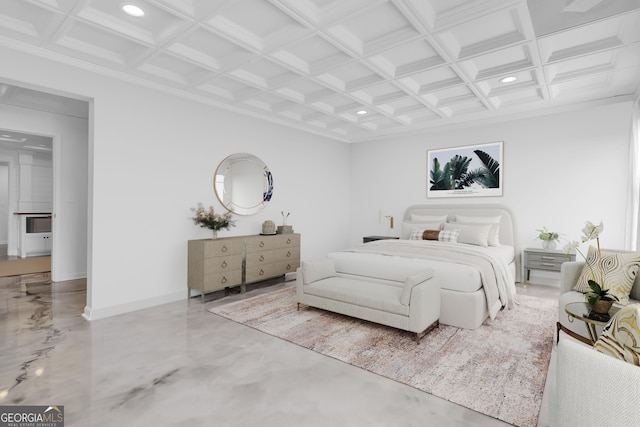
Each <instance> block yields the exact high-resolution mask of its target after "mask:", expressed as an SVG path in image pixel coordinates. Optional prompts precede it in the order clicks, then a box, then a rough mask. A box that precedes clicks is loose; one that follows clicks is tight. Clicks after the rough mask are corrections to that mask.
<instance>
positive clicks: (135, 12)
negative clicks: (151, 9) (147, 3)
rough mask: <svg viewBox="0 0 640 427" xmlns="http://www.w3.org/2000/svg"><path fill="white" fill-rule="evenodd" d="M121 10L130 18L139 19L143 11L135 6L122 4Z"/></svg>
mask: <svg viewBox="0 0 640 427" xmlns="http://www.w3.org/2000/svg"><path fill="white" fill-rule="evenodd" d="M122 10H123V11H124V13H126V14H127V15H130V16H135V17H136V18H140V17H142V16H144V10H142V9H141V8H139V7H138V6H136V5H135V4H124V5H122Z"/></svg>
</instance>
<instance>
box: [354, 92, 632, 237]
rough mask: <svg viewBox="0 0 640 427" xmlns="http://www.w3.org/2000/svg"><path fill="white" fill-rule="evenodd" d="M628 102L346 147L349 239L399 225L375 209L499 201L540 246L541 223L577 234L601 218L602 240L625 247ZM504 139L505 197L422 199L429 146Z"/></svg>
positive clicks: (568, 234)
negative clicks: (348, 153) (348, 156)
mask: <svg viewBox="0 0 640 427" xmlns="http://www.w3.org/2000/svg"><path fill="white" fill-rule="evenodd" d="M630 120H631V103H619V104H614V105H608V106H600V107H593V108H591V109H588V110H583V111H574V112H565V113H558V114H553V115H547V116H541V117H535V118H530V119H523V120H517V121H512V122H508V123H499V124H491V125H486V126H476V127H468V128H460V129H453V130H447V131H440V132H430V133H425V134H423V135H417V136H410V137H404V138H393V139H388V140H384V141H378V142H368V143H358V144H353V145H352V148H351V195H352V197H351V219H350V222H351V224H352V229H351V233H350V243H351V244H355V243H357V242H359V241H361V239H362V236H365V235H368V234H388V235H399V233H400V227H399V226H397V227H396V228H395V229H394V230H390V229H389V228H388V223H386V222H383V224H379V222H378V211H379V210H380V209H382V210H383V211H384V213H385V214H388V215H394V216H395V217H396V219H398V221H400V220H401V218H402V214H403V212H404V208H406V207H407V206H409V205H412V204H434V205H435V204H442V203H476V204H502V205H506V206H507V207H509V208H510V209H511V210H512V211H513V213H514V215H515V221H516V227H517V235H518V237H519V240H520V245H521V247H522V248H525V247H531V246H533V247H540V241H538V240H535V238H536V236H537V232H536V229H539V228H541V227H543V226H546V227H547V228H549V229H551V230H554V231H558V232H560V233H562V235H563V237H564V238H565V239H571V240H579V238H580V235H581V233H580V230H581V229H582V227H583V225H584V222H585V221H586V220H590V221H593V222H599V221H603V222H604V233H603V236H602V239H601V243H602V246H603V247H606V248H623V247H624V233H625V229H624V228H625V209H626V190H627V180H628V176H629V170H628V161H627V158H628V146H629V145H628V144H629V124H630ZM494 141H503V142H504V161H503V165H502V173H503V181H504V182H503V186H504V192H503V196H502V197H473V198H464V199H435V200H434V199H427V198H426V186H427V164H426V163H427V159H426V156H427V150H429V149H438V148H445V147H456V146H461V145H472V144H479V143H486V142H494Z"/></svg>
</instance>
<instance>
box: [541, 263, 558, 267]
mask: <svg viewBox="0 0 640 427" xmlns="http://www.w3.org/2000/svg"><path fill="white" fill-rule="evenodd" d="M542 265H544V266H545V267H555V266H556V265H555V264H550V263H548V262H543V263H542Z"/></svg>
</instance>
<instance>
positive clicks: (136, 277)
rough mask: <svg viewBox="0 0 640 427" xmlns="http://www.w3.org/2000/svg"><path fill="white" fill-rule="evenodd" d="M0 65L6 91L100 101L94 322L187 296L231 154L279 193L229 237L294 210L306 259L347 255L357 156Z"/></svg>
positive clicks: (40, 69) (95, 125) (122, 86)
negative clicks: (254, 161) (30, 89)
mask: <svg viewBox="0 0 640 427" xmlns="http://www.w3.org/2000/svg"><path fill="white" fill-rule="evenodd" d="M0 56H1V57H2V58H3V62H4V61H5V59H6V62H7V63H9V62H10V63H11V65H9V66H7V67H4V66H3V67H2V69H0V80H1V79H3V78H5V79H10V80H14V81H15V82H17V83H22V84H32V85H36V86H40V87H45V88H53V89H55V90H57V91H61V92H64V94H66V95H69V94H76V95H79V96H81V97H84V98H87V99H93V102H92V111H93V112H92V115H93V121H92V122H91V123H90V134H91V135H92V140H90V144H89V158H90V159H89V182H90V183H91V184H90V190H89V229H90V230H91V232H90V235H89V241H90V243H89V250H90V256H89V261H88V264H89V288H90V289H89V292H88V296H87V308H86V310H85V315H86V316H87V317H90V318H99V317H103V316H107V315H112V314H117V313H120V312H124V311H128V310H133V309H136V308H142V307H145V306H149V305H154V304H159V303H162V302H167V301H172V300H176V299H184V298H185V297H186V295H187V291H186V289H187V288H186V278H187V241H188V240H189V239H195V238H205V237H209V236H210V233H209V232H207V230H204V229H201V228H199V227H197V226H195V225H194V224H193V223H192V221H191V220H190V217H191V214H192V213H191V211H190V208H191V207H192V206H195V205H196V203H197V202H203V203H204V204H205V205H208V204H213V205H214V206H219V204H218V203H217V201H216V199H215V195H214V193H213V173H214V171H215V169H216V166H217V165H218V163H219V162H220V161H221V160H222V159H224V158H225V157H226V156H228V155H229V154H232V153H236V152H248V153H251V154H254V155H256V156H258V157H260V158H261V159H262V160H264V161H265V163H266V164H267V165H268V166H269V168H270V170H271V172H272V173H273V178H274V186H275V190H274V195H273V199H272V201H271V202H270V203H269V206H268V207H267V208H266V209H265V210H264V211H263V212H261V213H260V214H258V215H254V216H249V217H236V220H237V227H236V228H233V229H232V230H231V231H228V232H221V233H220V234H221V236H224V235H242V234H256V233H259V232H260V230H261V224H262V222H263V221H264V220H266V219H271V220H273V221H275V222H276V224H279V223H280V221H281V217H280V211H282V210H284V211H286V212H291V216H290V217H289V220H288V223H289V224H291V225H293V228H294V231H296V232H299V233H301V234H302V258H303V259H307V258H314V257H319V256H324V255H325V254H326V253H327V252H329V251H332V250H336V249H340V248H343V247H345V246H346V243H347V241H348V230H349V224H348V217H349V212H348V210H349V187H348V184H347V183H348V180H349V172H348V170H349V147H348V145H346V144H344V143H340V142H336V141H332V140H329V139H326V138H322V137H318V136H313V135H309V134H306V133H303V132H299V131H296V130H292V129H289V128H285V127H282V126H279V125H275V124H270V123H267V122H264V121H261V120H257V119H253V118H249V117H246V116H241V115H238V114H235V113H230V112H226V111H223V110H220V109H217V108H213V107H207V106H205V105H203V104H199V103H195V102H192V101H187V100H184V99H180V98H177V97H173V96H170V95H167V94H165V93H161V92H158V91H156V90H149V89H146V88H144V87H141V86H136V85H130V84H127V83H123V82H121V81H119V80H115V79H111V78H108V77H105V76H101V75H98V74H94V73H90V72H87V71H84V70H81V69H78V68H74V67H70V66H66V65H62V64H58V63H55V62H50V61H47V60H44V59H40V58H37V57H34V56H31V55H27V54H24V53H20V52H16V51H13V50H10V49H8V48H3V47H0ZM17 64H20V65H17ZM63 159H64V156H63ZM63 161H64V160H63ZM91 186H92V189H91Z"/></svg>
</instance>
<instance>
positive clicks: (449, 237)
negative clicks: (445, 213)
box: [438, 228, 460, 243]
mask: <svg viewBox="0 0 640 427" xmlns="http://www.w3.org/2000/svg"><path fill="white" fill-rule="evenodd" d="M459 235H460V230H458V229H457V228H456V229H453V230H442V231H440V233H439V234H438V240H439V241H441V242H447V243H457V242H458V236H459Z"/></svg>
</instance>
